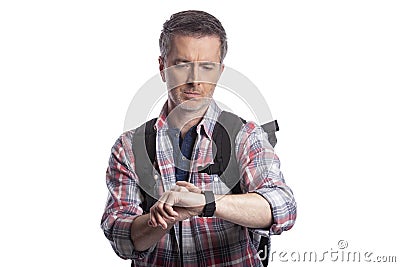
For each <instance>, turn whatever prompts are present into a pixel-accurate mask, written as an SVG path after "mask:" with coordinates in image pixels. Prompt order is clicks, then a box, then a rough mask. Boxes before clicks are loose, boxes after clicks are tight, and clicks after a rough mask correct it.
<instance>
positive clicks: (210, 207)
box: [199, 191, 216, 217]
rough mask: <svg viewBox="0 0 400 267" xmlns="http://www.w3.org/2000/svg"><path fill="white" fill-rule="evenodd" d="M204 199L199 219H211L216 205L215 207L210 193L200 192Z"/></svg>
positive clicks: (212, 194) (212, 195)
mask: <svg viewBox="0 0 400 267" xmlns="http://www.w3.org/2000/svg"><path fill="white" fill-rule="evenodd" d="M201 193H202V194H203V195H204V197H205V202H206V204H205V205H204V207H203V210H202V212H201V214H200V215H199V216H200V217H212V216H214V213H215V209H216V205H215V196H214V193H213V192H212V191H202V192H201Z"/></svg>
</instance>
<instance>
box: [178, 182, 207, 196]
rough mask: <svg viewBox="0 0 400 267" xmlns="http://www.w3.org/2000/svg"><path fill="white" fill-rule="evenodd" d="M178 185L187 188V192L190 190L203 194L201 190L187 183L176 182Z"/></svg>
mask: <svg viewBox="0 0 400 267" xmlns="http://www.w3.org/2000/svg"><path fill="white" fill-rule="evenodd" d="M176 185H178V186H181V187H184V188H186V189H187V190H189V192H193V193H201V190H200V188H198V187H197V186H195V185H194V184H192V183H189V182H186V181H178V182H176Z"/></svg>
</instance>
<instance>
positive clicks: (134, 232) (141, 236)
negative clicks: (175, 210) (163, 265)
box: [131, 213, 174, 251]
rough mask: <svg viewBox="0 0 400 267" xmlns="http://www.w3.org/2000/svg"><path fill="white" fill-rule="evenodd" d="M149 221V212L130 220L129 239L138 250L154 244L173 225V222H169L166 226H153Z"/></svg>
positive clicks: (143, 249)
mask: <svg viewBox="0 0 400 267" xmlns="http://www.w3.org/2000/svg"><path fill="white" fill-rule="evenodd" d="M149 221H150V213H148V214H145V215H141V216H138V217H137V218H136V219H135V220H133V222H132V228H131V239H132V242H133V246H134V247H135V249H136V250H138V251H145V250H146V249H148V248H150V247H151V246H153V245H154V244H156V243H157V242H158V241H160V239H161V238H162V237H163V236H164V235H165V234H166V233H168V231H169V230H170V229H171V228H172V227H173V226H174V223H173V222H170V223H168V224H167V227H166V228H162V227H159V226H157V227H154V226H152V225H150V224H149Z"/></svg>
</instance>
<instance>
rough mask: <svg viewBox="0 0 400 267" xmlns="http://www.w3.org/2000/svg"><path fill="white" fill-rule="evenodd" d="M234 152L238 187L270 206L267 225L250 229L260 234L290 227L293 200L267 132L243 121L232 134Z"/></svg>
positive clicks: (293, 220)
mask: <svg viewBox="0 0 400 267" xmlns="http://www.w3.org/2000/svg"><path fill="white" fill-rule="evenodd" d="M236 155H237V159H238V163H239V166H240V171H241V177H242V180H241V188H242V191H243V192H246V193H247V192H248V193H251V192H254V193H257V194H259V195H261V196H262V197H264V198H265V199H266V200H267V201H268V203H269V204H270V207H271V212H272V217H273V224H272V225H271V227H270V228H269V229H268V230H266V229H252V230H253V231H254V232H256V233H257V234H261V235H268V233H269V234H275V235H276V234H281V233H282V232H283V231H287V230H289V229H291V228H292V227H293V225H294V223H295V220H296V215H297V207H296V201H295V199H294V196H293V192H292V190H291V189H290V188H289V187H288V186H287V185H286V183H285V180H284V177H283V175H282V172H281V171H280V161H279V158H278V156H277V155H276V154H275V151H274V149H273V147H272V146H271V144H270V143H269V142H268V134H267V133H266V132H265V131H264V130H263V129H262V128H261V127H260V126H258V125H256V124H255V123H253V122H248V123H246V124H245V125H244V126H243V127H242V129H241V131H240V132H239V133H238V135H237V137H236Z"/></svg>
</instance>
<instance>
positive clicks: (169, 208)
mask: <svg viewBox="0 0 400 267" xmlns="http://www.w3.org/2000/svg"><path fill="white" fill-rule="evenodd" d="M190 185H191V184H190V183H187V184H181V185H179V183H177V185H176V186H175V187H174V188H173V189H171V190H170V191H167V192H165V193H164V194H163V195H162V196H161V198H160V199H159V200H158V202H157V203H156V204H154V205H153V207H151V208H150V220H149V225H150V226H153V227H158V226H161V227H162V228H163V229H167V228H168V227H170V226H172V225H173V224H175V223H176V222H177V221H183V220H186V219H188V218H190V217H193V216H196V215H199V214H200V213H201V212H202V210H203V208H204V205H205V197H204V195H203V194H201V191H200V189H198V188H197V187H195V186H193V187H191V186H190ZM189 190H190V191H189Z"/></svg>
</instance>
